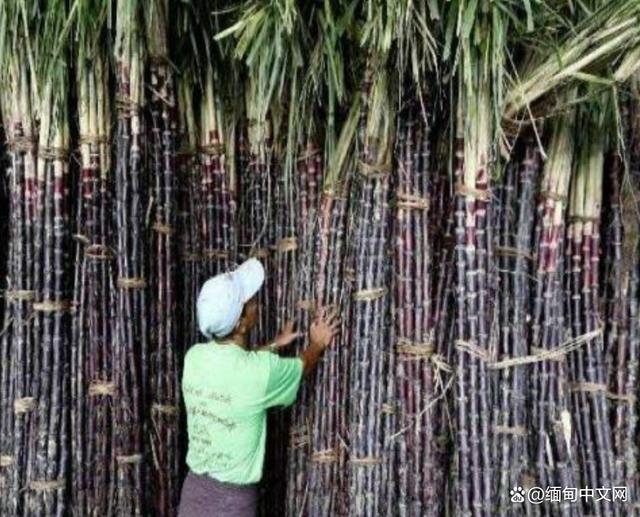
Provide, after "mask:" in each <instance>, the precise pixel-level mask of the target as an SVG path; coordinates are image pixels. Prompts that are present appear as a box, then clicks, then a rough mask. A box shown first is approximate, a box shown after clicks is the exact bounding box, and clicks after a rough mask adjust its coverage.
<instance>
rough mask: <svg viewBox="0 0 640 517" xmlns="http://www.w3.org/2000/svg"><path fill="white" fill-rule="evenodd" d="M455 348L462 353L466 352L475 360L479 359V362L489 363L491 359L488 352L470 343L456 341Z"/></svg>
mask: <svg viewBox="0 0 640 517" xmlns="http://www.w3.org/2000/svg"><path fill="white" fill-rule="evenodd" d="M455 347H456V348H457V349H458V350H460V351H462V352H467V353H468V354H469V355H471V356H473V357H475V358H476V359H480V360H481V361H484V362H489V361H490V359H491V356H490V355H489V352H488V350H485V349H484V348H481V347H479V346H478V345H476V344H475V343H472V342H470V341H465V340H463V339H458V340H456V343H455Z"/></svg>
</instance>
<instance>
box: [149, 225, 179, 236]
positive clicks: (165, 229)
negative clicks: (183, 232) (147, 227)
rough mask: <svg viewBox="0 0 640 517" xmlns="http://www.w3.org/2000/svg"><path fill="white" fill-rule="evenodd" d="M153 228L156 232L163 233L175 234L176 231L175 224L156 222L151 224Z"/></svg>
mask: <svg viewBox="0 0 640 517" xmlns="http://www.w3.org/2000/svg"><path fill="white" fill-rule="evenodd" d="M151 229H152V230H153V231H155V232H158V233H162V234H163V235H173V234H174V233H176V230H175V228H174V227H173V226H170V225H168V224H162V223H154V224H153V226H151Z"/></svg>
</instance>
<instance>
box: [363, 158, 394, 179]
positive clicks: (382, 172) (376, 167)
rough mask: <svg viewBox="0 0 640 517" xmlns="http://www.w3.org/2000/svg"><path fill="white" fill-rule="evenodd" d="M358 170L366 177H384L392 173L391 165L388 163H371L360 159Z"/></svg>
mask: <svg viewBox="0 0 640 517" xmlns="http://www.w3.org/2000/svg"><path fill="white" fill-rule="evenodd" d="M357 170H358V172H359V173H360V175H362V176H364V177H366V178H384V177H387V176H388V175H389V174H391V165H390V164H388V163H380V164H371V163H366V162H363V161H360V162H359V163H358V169H357Z"/></svg>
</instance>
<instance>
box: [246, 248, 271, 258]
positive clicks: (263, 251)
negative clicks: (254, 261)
mask: <svg viewBox="0 0 640 517" xmlns="http://www.w3.org/2000/svg"><path fill="white" fill-rule="evenodd" d="M249 256H250V257H256V258H267V257H268V256H269V250H268V249H267V248H254V249H252V250H251V251H249Z"/></svg>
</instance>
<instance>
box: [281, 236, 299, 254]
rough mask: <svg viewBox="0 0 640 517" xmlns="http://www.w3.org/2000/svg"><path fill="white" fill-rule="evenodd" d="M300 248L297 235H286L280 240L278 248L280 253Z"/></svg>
mask: <svg viewBox="0 0 640 517" xmlns="http://www.w3.org/2000/svg"><path fill="white" fill-rule="evenodd" d="M297 249H298V240H297V239H296V238H295V237H285V238H284V239H280V241H279V242H278V246H277V250H278V252H279V253H286V252H287V251H295V250H297Z"/></svg>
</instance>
